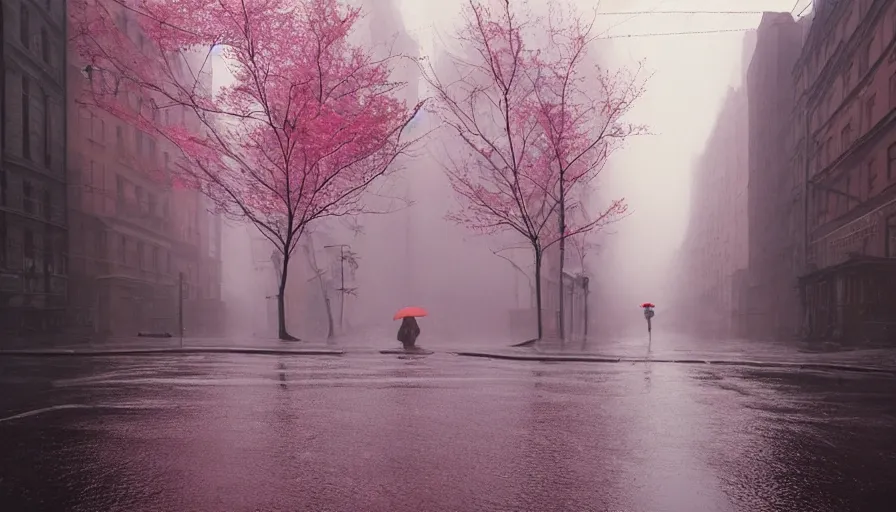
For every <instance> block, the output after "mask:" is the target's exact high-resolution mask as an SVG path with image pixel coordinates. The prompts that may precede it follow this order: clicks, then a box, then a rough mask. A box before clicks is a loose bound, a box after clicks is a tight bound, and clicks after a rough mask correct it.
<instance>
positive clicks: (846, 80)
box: [843, 62, 852, 98]
mask: <svg viewBox="0 0 896 512" xmlns="http://www.w3.org/2000/svg"><path fill="white" fill-rule="evenodd" d="M851 89H852V62H850V63H849V65H848V66H846V71H844V72H843V97H844V98H845V97H846V96H847V95H849V92H850V90H851Z"/></svg>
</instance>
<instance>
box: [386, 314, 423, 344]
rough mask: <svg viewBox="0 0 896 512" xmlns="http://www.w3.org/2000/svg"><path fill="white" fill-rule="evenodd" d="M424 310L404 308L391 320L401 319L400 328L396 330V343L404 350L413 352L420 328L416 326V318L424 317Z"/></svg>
mask: <svg viewBox="0 0 896 512" xmlns="http://www.w3.org/2000/svg"><path fill="white" fill-rule="evenodd" d="M426 314H427V313H426V310H425V309H423V308H416V307H410V308H404V309H401V310H400V311H399V312H398V313H395V317H393V320H398V319H399V318H400V319H401V327H399V328H398V336H397V337H398V341H400V342H401V345H402V346H403V347H404V349H405V350H414V349H415V348H417V347H416V345H415V344H416V343H417V337H418V336H420V326H419V325H417V318H416V317H418V316H426Z"/></svg>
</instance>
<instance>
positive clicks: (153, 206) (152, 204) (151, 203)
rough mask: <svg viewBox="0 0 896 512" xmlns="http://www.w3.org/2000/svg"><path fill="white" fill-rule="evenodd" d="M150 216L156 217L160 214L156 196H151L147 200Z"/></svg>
mask: <svg viewBox="0 0 896 512" xmlns="http://www.w3.org/2000/svg"><path fill="white" fill-rule="evenodd" d="M146 203H147V208H148V210H149V214H150V215H152V216H153V217H155V216H156V215H157V214H158V209H159V204H158V198H156V195H155V194H149V195H148V196H147V199H146Z"/></svg>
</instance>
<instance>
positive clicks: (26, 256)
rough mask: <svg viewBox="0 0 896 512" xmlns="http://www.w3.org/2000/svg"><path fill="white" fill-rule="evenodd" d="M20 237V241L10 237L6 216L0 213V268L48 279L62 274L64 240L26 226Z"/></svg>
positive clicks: (4, 213) (3, 212)
mask: <svg viewBox="0 0 896 512" xmlns="http://www.w3.org/2000/svg"><path fill="white" fill-rule="evenodd" d="M21 235H22V236H21V240H18V239H17V238H16V239H13V238H12V237H10V226H9V219H8V216H7V213H6V212H5V211H2V210H0V268H4V269H10V270H24V271H25V272H26V273H30V274H34V273H43V274H44V275H47V276H49V275H57V274H58V275H64V274H65V272H66V269H65V254H64V250H65V247H64V238H63V237H60V236H54V235H53V233H52V232H51V231H50V230H49V229H47V228H45V229H44V233H43V234H40V233H38V232H37V231H35V230H34V229H33V228H31V227H28V226H25V227H22V230H21Z"/></svg>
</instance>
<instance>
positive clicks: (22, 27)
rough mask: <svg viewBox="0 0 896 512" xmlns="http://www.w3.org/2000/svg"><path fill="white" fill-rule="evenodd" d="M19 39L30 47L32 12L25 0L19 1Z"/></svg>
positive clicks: (25, 45) (26, 46)
mask: <svg viewBox="0 0 896 512" xmlns="http://www.w3.org/2000/svg"><path fill="white" fill-rule="evenodd" d="M19 9H20V10H19V41H20V42H21V43H22V46H24V47H25V48H30V47H31V44H30V41H31V13H30V12H28V7H27V6H26V5H25V3H24V2H21V3H19Z"/></svg>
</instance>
